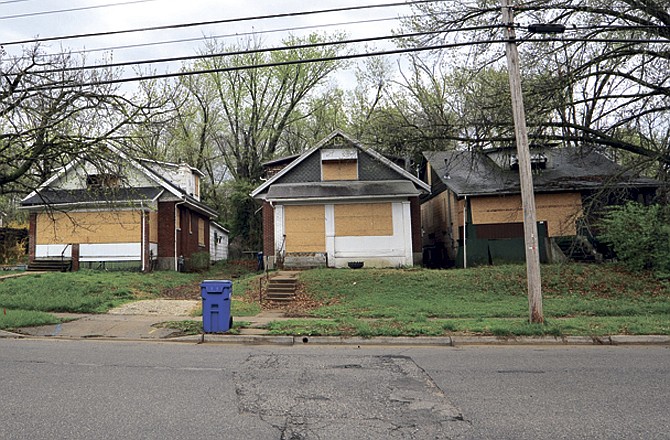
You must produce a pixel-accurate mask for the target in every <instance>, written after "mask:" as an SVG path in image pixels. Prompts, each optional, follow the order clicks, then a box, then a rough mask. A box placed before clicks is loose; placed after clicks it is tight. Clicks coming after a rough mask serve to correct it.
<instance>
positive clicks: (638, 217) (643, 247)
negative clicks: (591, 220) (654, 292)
mask: <svg viewBox="0 0 670 440" xmlns="http://www.w3.org/2000/svg"><path fill="white" fill-rule="evenodd" d="M601 229H602V230H603V233H602V234H601V236H600V237H599V238H600V239H601V240H602V241H603V242H604V243H606V244H608V245H609V246H611V247H612V249H613V250H614V252H615V253H616V254H617V256H618V258H619V259H620V260H621V262H623V263H624V264H625V265H626V266H627V267H628V268H629V269H631V270H642V269H650V270H654V271H657V272H659V273H661V274H664V276H666V277H667V276H670V210H669V209H668V207H662V206H660V205H650V206H644V205H641V204H639V203H633V202H631V203H628V204H626V205H623V206H614V207H612V208H610V209H609V211H608V212H607V213H606V214H605V216H604V218H603V220H602V227H601Z"/></svg>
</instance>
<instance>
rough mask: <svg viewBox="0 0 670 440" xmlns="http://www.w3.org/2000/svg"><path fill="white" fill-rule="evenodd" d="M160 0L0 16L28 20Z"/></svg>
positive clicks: (0, 17) (0, 18) (4, 18)
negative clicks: (41, 16) (42, 16)
mask: <svg viewBox="0 0 670 440" xmlns="http://www.w3.org/2000/svg"><path fill="white" fill-rule="evenodd" d="M155 1H159V0H133V1H127V2H121V3H107V4H104V5H94V6H81V7H79V8H69V9H57V10H51V11H39V12H25V13H22V14H15V15H5V16H0V20H11V19H14V18H27V17H37V16H40V15H51V14H60V13H63V12H78V11H88V10H91V9H103V8H111V7H114V6H127V5H134V4H137V3H150V2H155Z"/></svg>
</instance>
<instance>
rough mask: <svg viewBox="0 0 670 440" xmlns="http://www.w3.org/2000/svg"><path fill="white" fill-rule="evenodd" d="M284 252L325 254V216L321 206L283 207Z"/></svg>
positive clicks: (323, 208)
mask: <svg viewBox="0 0 670 440" xmlns="http://www.w3.org/2000/svg"><path fill="white" fill-rule="evenodd" d="M284 225H285V226H284V227H285V233H286V252H325V251H326V215H325V207H324V206H323V205H289V206H286V207H284Z"/></svg>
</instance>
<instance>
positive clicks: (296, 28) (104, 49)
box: [42, 16, 409, 57]
mask: <svg viewBox="0 0 670 440" xmlns="http://www.w3.org/2000/svg"><path fill="white" fill-rule="evenodd" d="M404 18H409V17H408V16H401V17H388V18H375V19H368V20H357V21H343V22H339V23H328V24H322V25H308V26H294V27H287V28H280V29H267V30H264V31H249V32H235V33H230V34H218V35H211V36H204V37H191V38H180V39H176V40H164V41H154V42H151V43H137V44H125V45H121V46H108V47H99V48H94V49H84V50H74V51H70V52H66V53H53V54H44V55H42V56H43V57H47V56H49V55H65V54H67V53H71V54H72V53H73V54H86V53H94V52H109V51H115V50H124V49H136V48H140V47H149V46H162V45H166V44H177V43H189V42H196V41H207V40H215V39H222V38H232V37H246V36H251V35H265V34H273V33H280V32H293V31H304V30H309V29H323V28H332V27H338V26H350V25H358V24H369V23H381V22H384V21H396V20H398V19H404Z"/></svg>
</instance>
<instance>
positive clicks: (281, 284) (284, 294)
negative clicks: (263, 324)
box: [265, 272, 298, 302]
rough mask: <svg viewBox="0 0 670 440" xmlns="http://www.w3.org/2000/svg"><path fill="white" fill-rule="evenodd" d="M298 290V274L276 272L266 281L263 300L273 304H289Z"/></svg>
mask: <svg viewBox="0 0 670 440" xmlns="http://www.w3.org/2000/svg"><path fill="white" fill-rule="evenodd" d="M297 288H298V274H297V273H294V272H278V273H277V274H275V275H274V276H273V277H271V278H270V279H269V280H268V286H267V291H266V293H265V299H266V300H268V301H275V302H290V301H293V299H294V298H295V293H296V289H297Z"/></svg>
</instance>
